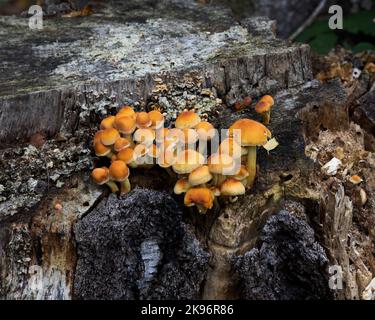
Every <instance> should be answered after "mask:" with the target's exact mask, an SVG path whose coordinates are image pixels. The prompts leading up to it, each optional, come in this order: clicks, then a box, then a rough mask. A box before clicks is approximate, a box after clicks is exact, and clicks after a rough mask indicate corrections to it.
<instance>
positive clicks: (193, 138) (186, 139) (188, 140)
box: [180, 128, 198, 144]
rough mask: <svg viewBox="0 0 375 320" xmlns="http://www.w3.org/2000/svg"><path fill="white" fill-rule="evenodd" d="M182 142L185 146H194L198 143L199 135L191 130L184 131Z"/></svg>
mask: <svg viewBox="0 0 375 320" xmlns="http://www.w3.org/2000/svg"><path fill="white" fill-rule="evenodd" d="M182 133H183V135H182V137H181V138H182V140H181V141H180V142H181V143H183V144H193V143H196V142H197V141H198V133H197V132H196V131H195V130H194V129H191V128H185V129H182Z"/></svg>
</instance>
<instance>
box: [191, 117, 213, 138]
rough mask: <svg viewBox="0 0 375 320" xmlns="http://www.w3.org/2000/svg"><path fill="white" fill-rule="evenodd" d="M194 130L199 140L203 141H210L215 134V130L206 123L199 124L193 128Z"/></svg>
mask: <svg viewBox="0 0 375 320" xmlns="http://www.w3.org/2000/svg"><path fill="white" fill-rule="evenodd" d="M195 130H196V131H197V133H198V137H199V139H200V140H203V141H209V140H211V139H212V138H213V137H214V136H215V134H216V130H215V128H214V126H213V125H212V124H211V123H209V122H207V121H201V122H199V123H198V124H197V125H196V126H195Z"/></svg>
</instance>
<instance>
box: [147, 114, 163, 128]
mask: <svg viewBox="0 0 375 320" xmlns="http://www.w3.org/2000/svg"><path fill="white" fill-rule="evenodd" d="M148 116H149V118H150V120H151V128H152V129H157V128H161V127H162V126H163V125H164V116H163V115H162V114H161V112H160V111H158V110H152V111H150V112H149V113H148Z"/></svg>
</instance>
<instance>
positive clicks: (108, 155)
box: [106, 151, 114, 159]
mask: <svg viewBox="0 0 375 320" xmlns="http://www.w3.org/2000/svg"><path fill="white" fill-rule="evenodd" d="M113 155H114V153H113V152H112V151H111V152H110V153H108V154H107V155H106V157H107V158H108V159H111V158H112V156H113Z"/></svg>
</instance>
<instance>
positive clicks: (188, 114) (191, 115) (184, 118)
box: [175, 111, 201, 129]
mask: <svg viewBox="0 0 375 320" xmlns="http://www.w3.org/2000/svg"><path fill="white" fill-rule="evenodd" d="M199 122H201V118H200V117H199V115H198V114H196V113H195V112H194V111H182V112H181V113H180V114H179V115H178V117H177V119H176V122H175V127H176V128H178V129H185V128H194V127H195V126H196V125H197V124H198V123H199Z"/></svg>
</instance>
